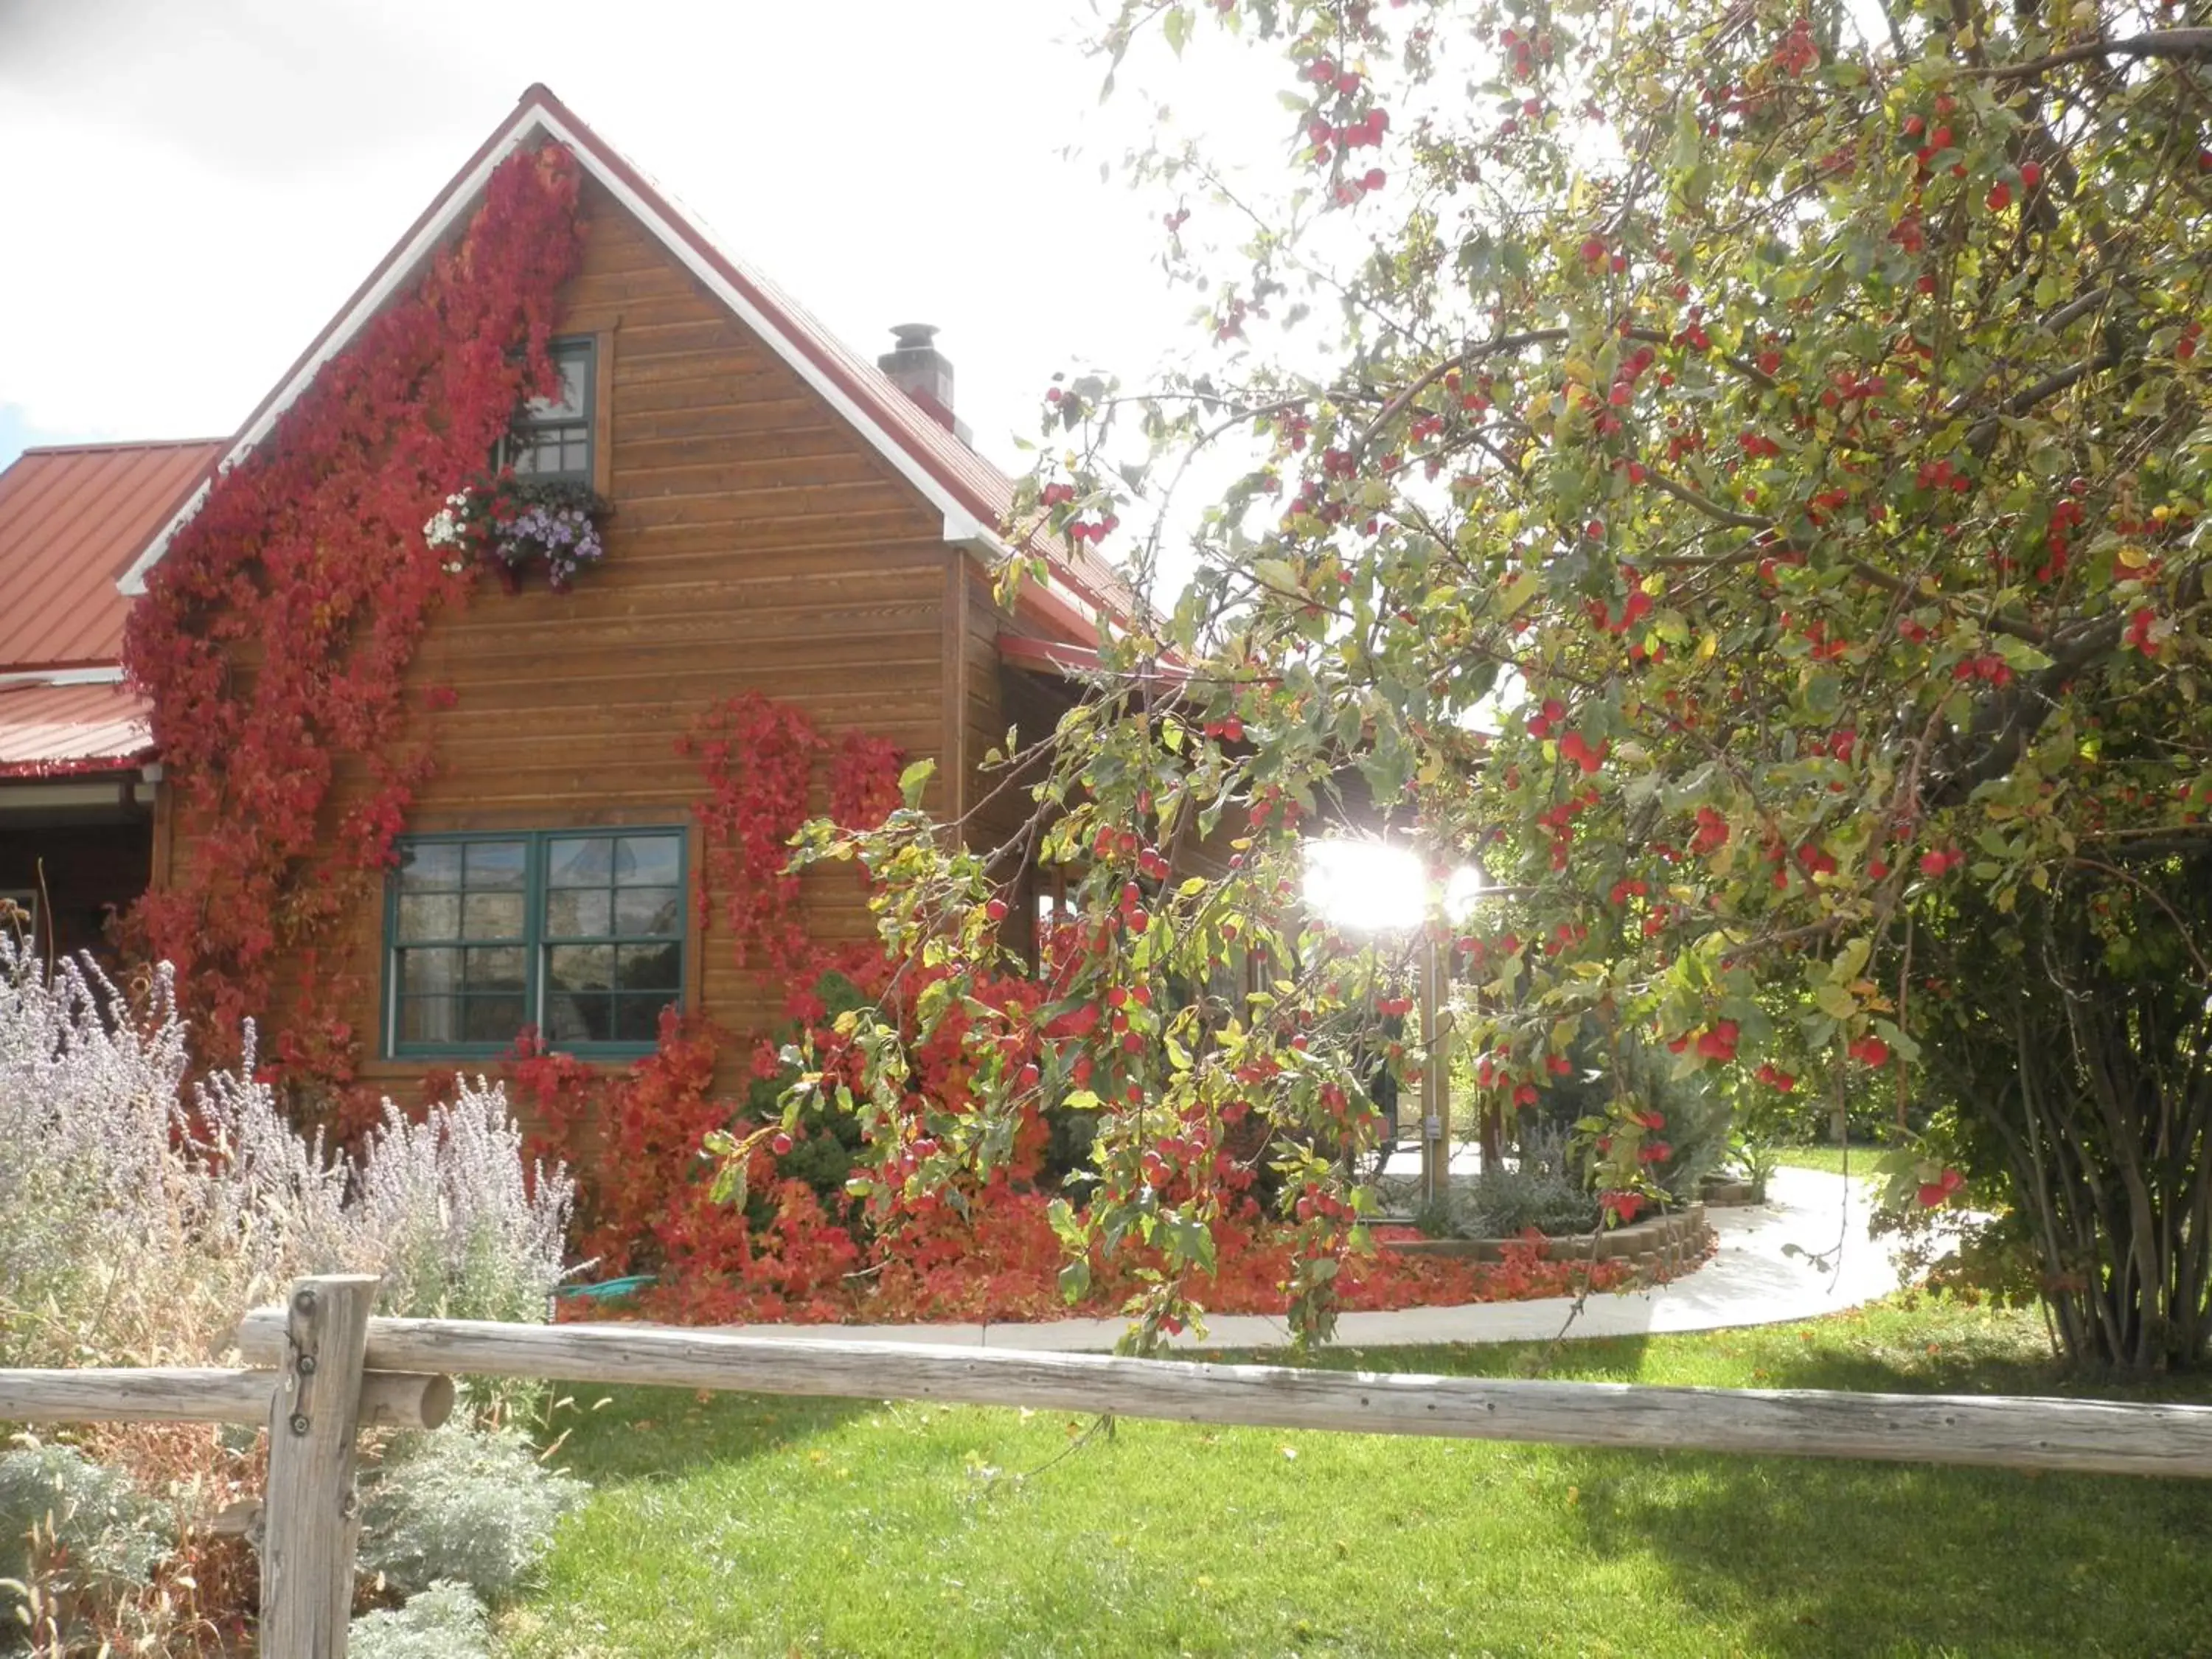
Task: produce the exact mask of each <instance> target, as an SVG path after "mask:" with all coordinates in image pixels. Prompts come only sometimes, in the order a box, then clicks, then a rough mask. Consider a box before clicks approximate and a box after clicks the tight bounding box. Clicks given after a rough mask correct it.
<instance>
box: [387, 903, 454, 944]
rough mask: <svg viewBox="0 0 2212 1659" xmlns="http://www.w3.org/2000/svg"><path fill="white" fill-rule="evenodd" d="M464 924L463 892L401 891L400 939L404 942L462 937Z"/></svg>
mask: <svg viewBox="0 0 2212 1659" xmlns="http://www.w3.org/2000/svg"><path fill="white" fill-rule="evenodd" d="M460 927H461V899H460V895H459V894H458V893H402V894H400V896H399V939H400V942H401V943H403V944H406V943H410V942H412V941H413V940H416V939H459V937H460Z"/></svg>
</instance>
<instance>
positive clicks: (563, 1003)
mask: <svg viewBox="0 0 2212 1659" xmlns="http://www.w3.org/2000/svg"><path fill="white" fill-rule="evenodd" d="M545 1024H546V1027H547V1029H548V1030H550V1032H551V1033H552V1036H551V1041H552V1042H554V1043H555V1044H556V1046H557V1045H559V1044H561V1043H563V1042H611V1041H612V1038H613V1032H614V1006H613V999H612V998H611V997H572V996H562V997H548V998H546V1000H545Z"/></svg>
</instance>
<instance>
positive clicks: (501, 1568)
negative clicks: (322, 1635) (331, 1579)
mask: <svg viewBox="0 0 2212 1659" xmlns="http://www.w3.org/2000/svg"><path fill="white" fill-rule="evenodd" d="M585 1492H586V1487H585V1486H584V1483H583V1482H582V1481H580V1480H577V1479H576V1478H575V1477H574V1475H570V1474H564V1473H562V1472H561V1471H559V1470H557V1469H553V1468H548V1467H547V1466H546V1465H545V1463H544V1462H543V1461H542V1460H541V1459H540V1458H539V1456H538V1452H537V1450H536V1449H534V1448H533V1447H532V1445H531V1443H530V1442H529V1441H528V1440H526V1439H525V1438H524V1437H523V1436H522V1435H521V1434H520V1432H518V1431H515V1430H513V1429H512V1428H500V1429H492V1430H470V1429H467V1428H465V1427H462V1426H459V1425H458V1424H448V1425H446V1426H445V1427H444V1428H441V1429H434V1430H432V1431H429V1432H428V1433H427V1434H420V1435H406V1436H403V1437H401V1438H400V1439H399V1440H398V1441H397V1442H396V1443H394V1444H393V1445H392V1448H391V1449H390V1451H389V1452H388V1454H387V1455H386V1458H385V1460H384V1462H383V1463H382V1465H381V1466H380V1467H379V1468H375V1469H373V1470H371V1471H370V1472H369V1473H368V1474H367V1475H366V1476H365V1477H364V1479H363V1480H362V1494H363V1496H362V1514H361V1520H362V1527H361V1565H362V1570H363V1571H369V1572H376V1573H381V1574H382V1575H383V1577H384V1581H385V1583H386V1585H387V1586H389V1587H390V1588H392V1589H396V1590H398V1591H399V1592H400V1593H401V1594H402V1595H413V1594H415V1593H416V1592H418V1591H422V1590H425V1589H428V1588H429V1587H430V1586H431V1585H432V1584H433V1583H435V1582H436V1581H437V1580H439V1579H441V1578H447V1579H454V1580H457V1581H459V1582H460V1583H465V1584H466V1585H468V1586H469V1588H470V1589H473V1590H474V1591H475V1592H476V1593H477V1595H480V1596H482V1597H483V1599H484V1600H486V1601H498V1600H500V1599H501V1598H502V1597H504V1596H507V1595H511V1594H512V1593H513V1591H514V1590H515V1589H517V1588H518V1587H519V1586H520V1584H521V1583H523V1582H524V1581H525V1580H526V1579H527V1578H528V1577H530V1575H531V1574H532V1572H534V1571H536V1570H537V1567H538V1563H539V1562H540V1561H542V1560H543V1559H544V1556H545V1552H546V1551H547V1550H548V1549H550V1547H552V1542H553V1528H554V1525H555V1523H556V1522H558V1521H559V1520H560V1518H561V1517H562V1516H563V1515H565V1514H566V1513H567V1512H568V1510H571V1509H573V1508H574V1506H575V1505H576V1504H579V1503H580V1502H581V1501H582V1500H583V1498H584V1495H585Z"/></svg>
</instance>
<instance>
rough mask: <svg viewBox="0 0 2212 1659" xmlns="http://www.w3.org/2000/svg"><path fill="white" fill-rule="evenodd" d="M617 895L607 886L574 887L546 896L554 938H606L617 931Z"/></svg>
mask: <svg viewBox="0 0 2212 1659" xmlns="http://www.w3.org/2000/svg"><path fill="white" fill-rule="evenodd" d="M612 901H613V895H612V894H611V893H609V892H608V891H607V890H606V889H605V888H604V887H572V888H568V889H567V890H559V891H555V892H550V893H548V894H546V896H545V933H546V936H547V937H548V938H550V939H605V937H606V936H607V935H608V934H609V933H611V932H612V931H613V921H614V909H613V902H612Z"/></svg>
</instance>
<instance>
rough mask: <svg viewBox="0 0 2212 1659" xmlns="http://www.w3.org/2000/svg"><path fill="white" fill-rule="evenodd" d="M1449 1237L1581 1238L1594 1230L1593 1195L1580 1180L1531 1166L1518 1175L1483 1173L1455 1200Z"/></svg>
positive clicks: (1511, 1171) (1512, 1172)
mask: <svg viewBox="0 0 2212 1659" xmlns="http://www.w3.org/2000/svg"><path fill="white" fill-rule="evenodd" d="M1452 1208H1453V1218H1452V1227H1453V1231H1455V1232H1456V1233H1458V1234H1459V1236H1460V1237H1462V1238H1512V1237H1516V1235H1518V1234H1520V1233H1522V1232H1524V1231H1527V1230H1528V1229H1529V1228H1531V1227H1534V1229H1535V1230H1536V1231H1538V1232H1540V1233H1586V1232H1589V1231H1590V1230H1591V1229H1592V1228H1594V1227H1595V1226H1596V1225H1597V1222H1598V1206H1597V1197H1596V1194H1594V1193H1592V1192H1591V1191H1590V1189H1589V1188H1588V1187H1587V1186H1585V1185H1584V1184H1583V1182H1582V1180H1581V1179H1580V1177H1578V1176H1572V1175H1569V1174H1568V1173H1567V1172H1566V1171H1565V1170H1561V1169H1558V1168H1555V1167H1547V1166H1546V1165H1544V1164H1539V1163H1536V1162H1534V1161H1533V1160H1531V1161H1528V1163H1527V1164H1526V1165H1525V1167H1523V1168H1521V1169H1517V1170H1516V1169H1497V1170H1484V1171H1483V1172H1482V1173H1481V1174H1480V1175H1479V1176H1476V1177H1475V1178H1474V1180H1473V1181H1471V1182H1468V1183H1467V1185H1466V1186H1465V1187H1464V1188H1462V1189H1461V1191H1460V1192H1459V1193H1457V1194H1455V1197H1454V1202H1453V1206H1452Z"/></svg>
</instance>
